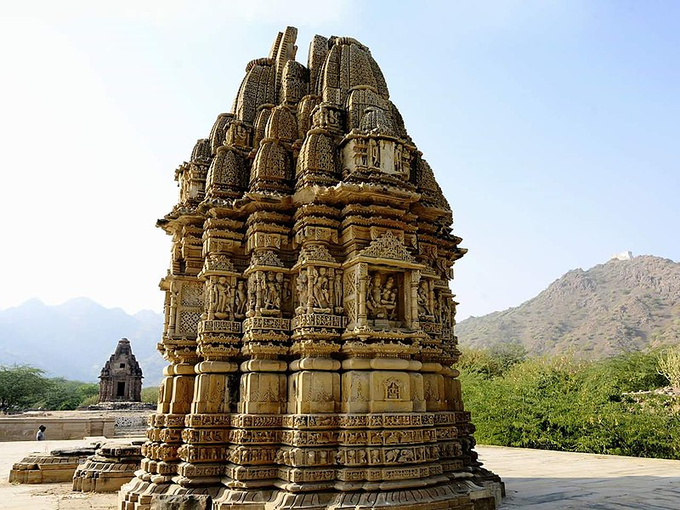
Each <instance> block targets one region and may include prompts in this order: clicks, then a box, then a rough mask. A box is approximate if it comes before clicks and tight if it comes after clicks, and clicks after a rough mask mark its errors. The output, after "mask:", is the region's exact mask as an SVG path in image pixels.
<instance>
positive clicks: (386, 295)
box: [380, 276, 397, 320]
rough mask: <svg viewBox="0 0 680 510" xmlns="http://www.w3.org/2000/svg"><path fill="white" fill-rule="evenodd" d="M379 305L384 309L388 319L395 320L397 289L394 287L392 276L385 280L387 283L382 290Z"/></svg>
mask: <svg viewBox="0 0 680 510" xmlns="http://www.w3.org/2000/svg"><path fill="white" fill-rule="evenodd" d="M380 304H381V305H382V306H383V307H384V309H385V312H386V314H387V318H388V319H390V320H394V319H396V315H397V289H396V287H395V282H394V277H392V276H390V277H389V278H387V281H386V282H385V287H384V288H383V289H382V295H381V298H380Z"/></svg>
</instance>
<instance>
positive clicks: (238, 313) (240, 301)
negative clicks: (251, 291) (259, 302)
mask: <svg viewBox="0 0 680 510" xmlns="http://www.w3.org/2000/svg"><path fill="white" fill-rule="evenodd" d="M234 300H235V306H236V310H235V311H234V317H236V318H237V319H243V318H244V317H245V316H246V310H247V305H248V295H247V293H246V284H245V282H244V281H243V280H239V282H238V283H237V284H236V295H235V296H234Z"/></svg>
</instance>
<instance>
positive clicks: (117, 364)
mask: <svg viewBox="0 0 680 510" xmlns="http://www.w3.org/2000/svg"><path fill="white" fill-rule="evenodd" d="M142 377H143V376H142V369H141V367H140V366H139V363H138V362H137V359H136V358H135V355H134V354H132V348H131V347H130V341H129V340H128V339H127V338H122V339H120V340H119V341H118V345H116V350H115V352H114V353H113V354H112V355H111V357H110V358H109V360H108V361H107V362H106V363H105V364H104V368H102V371H101V373H100V374H99V402H100V403H102V402H141V401H142Z"/></svg>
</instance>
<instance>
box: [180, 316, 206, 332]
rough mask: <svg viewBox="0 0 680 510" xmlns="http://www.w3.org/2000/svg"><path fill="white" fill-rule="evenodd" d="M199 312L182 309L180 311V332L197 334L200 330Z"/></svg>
mask: <svg viewBox="0 0 680 510" xmlns="http://www.w3.org/2000/svg"><path fill="white" fill-rule="evenodd" d="M200 319H201V314H200V313H199V312H189V311H186V310H184V311H182V312H180V313H179V333H180V334H181V335H195V334H196V333H197V332H198V321H199V320H200Z"/></svg>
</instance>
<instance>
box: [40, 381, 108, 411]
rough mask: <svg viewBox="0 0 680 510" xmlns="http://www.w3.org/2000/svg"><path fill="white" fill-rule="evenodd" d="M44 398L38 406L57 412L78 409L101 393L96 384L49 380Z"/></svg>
mask: <svg viewBox="0 0 680 510" xmlns="http://www.w3.org/2000/svg"><path fill="white" fill-rule="evenodd" d="M47 382H48V385H47V388H46V391H45V393H44V394H43V398H42V399H40V401H38V402H36V403H35V404H36V406H39V407H44V408H45V409H50V410H55V411H66V410H72V409H76V408H77V407H78V406H80V405H82V404H83V402H84V401H85V400H87V399H88V398H89V397H92V396H94V395H97V394H98V393H99V385H97V384H96V383H84V382H80V381H69V380H67V379H64V378H63V377H55V378H53V379H49V380H48V381H47Z"/></svg>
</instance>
